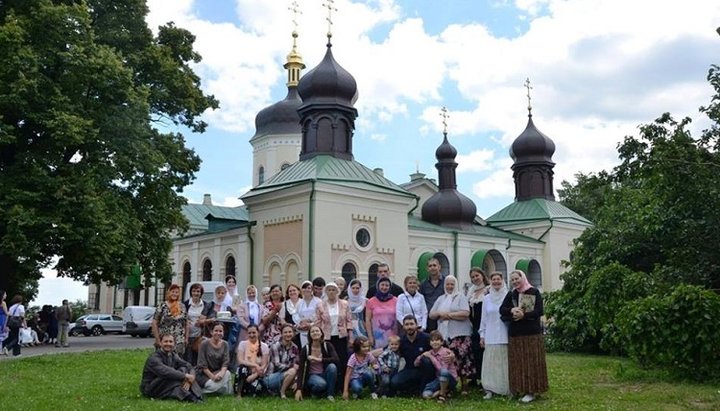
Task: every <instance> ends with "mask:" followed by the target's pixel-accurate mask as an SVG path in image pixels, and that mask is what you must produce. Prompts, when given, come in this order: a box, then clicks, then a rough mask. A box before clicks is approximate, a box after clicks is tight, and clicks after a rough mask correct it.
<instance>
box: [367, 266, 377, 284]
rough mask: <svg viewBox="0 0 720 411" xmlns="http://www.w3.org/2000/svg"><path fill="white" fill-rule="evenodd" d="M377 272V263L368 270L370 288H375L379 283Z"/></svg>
mask: <svg viewBox="0 0 720 411" xmlns="http://www.w3.org/2000/svg"><path fill="white" fill-rule="evenodd" d="M377 271H378V265H377V263H376V264H373V265H371V266H370V268H369V269H368V284H367V287H368V288H370V287H372V286H374V285H375V284H376V283H377V280H378V276H377Z"/></svg>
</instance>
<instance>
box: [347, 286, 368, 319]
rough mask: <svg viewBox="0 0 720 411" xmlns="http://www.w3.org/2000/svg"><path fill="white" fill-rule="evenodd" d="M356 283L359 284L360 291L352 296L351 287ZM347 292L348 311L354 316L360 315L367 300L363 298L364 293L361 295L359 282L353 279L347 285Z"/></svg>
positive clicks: (361, 290)
mask: <svg viewBox="0 0 720 411" xmlns="http://www.w3.org/2000/svg"><path fill="white" fill-rule="evenodd" d="M355 283H358V284H360V290H359V291H358V293H357V294H353V292H352V286H353V284H355ZM347 292H348V298H347V300H348V306H350V311H352V312H353V313H355V314H359V313H361V312H362V311H363V310H364V309H365V303H366V302H367V298H365V293H363V289H362V282H361V281H360V280H358V279H357V278H356V279H353V280H351V281H350V284H348V287H347Z"/></svg>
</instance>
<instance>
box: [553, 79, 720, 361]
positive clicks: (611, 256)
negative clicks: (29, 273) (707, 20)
mask: <svg viewBox="0 0 720 411" xmlns="http://www.w3.org/2000/svg"><path fill="white" fill-rule="evenodd" d="M708 81H709V82H710V84H711V85H712V86H713V88H714V89H715V95H714V97H713V98H712V100H711V104H710V105H709V106H707V107H702V108H701V109H700V110H701V112H702V113H704V114H705V115H707V116H708V117H709V118H710V120H711V122H712V124H711V126H710V127H709V128H708V129H707V130H704V131H703V133H702V136H701V137H700V138H694V137H693V136H692V135H691V133H690V131H689V129H688V128H689V127H688V125H689V124H690V119H689V118H685V119H682V120H680V121H677V120H675V119H673V117H672V116H671V115H670V114H667V113H666V114H663V115H662V116H660V117H659V118H658V119H657V120H655V121H654V122H653V123H650V124H645V125H642V126H640V128H639V130H640V132H639V135H638V136H636V137H635V136H629V137H626V138H625V139H624V140H623V142H622V143H620V144H619V145H618V153H619V157H620V160H621V163H620V165H618V166H617V167H615V168H614V169H613V170H612V172H608V173H600V174H598V175H589V176H580V178H578V182H577V184H575V185H572V184H567V183H564V184H563V192H562V196H561V199H562V200H563V201H565V202H566V205H568V206H569V207H572V206H573V205H576V206H577V207H578V208H579V209H582V210H589V214H590V215H591V216H592V219H593V222H594V223H595V225H594V226H593V227H591V228H589V229H587V230H586V231H585V232H584V233H583V235H582V236H581V237H580V238H579V239H578V242H577V247H576V249H575V252H574V253H573V261H572V265H571V267H570V269H569V270H568V272H566V273H565V274H564V275H563V280H564V285H563V288H562V289H561V290H559V291H557V292H555V293H551V294H550V295H549V296H548V298H547V309H546V313H547V314H548V315H549V316H550V317H552V319H553V321H552V324H551V327H550V333H551V339H550V341H551V343H550V345H551V347H552V348H554V349H564V350H589V351H605V352H622V351H624V349H625V348H626V347H625V344H624V343H623V341H625V339H623V336H621V335H618V334H617V333H618V329H617V327H616V324H615V321H616V315H617V313H618V312H619V311H620V310H623V309H624V310H626V312H628V311H627V310H629V312H632V310H633V307H634V306H635V304H634V301H636V300H637V299H639V298H644V297H650V298H653V297H658V296H663V295H666V294H669V293H670V292H672V290H673V289H674V288H675V287H677V286H679V285H682V284H691V285H696V286H699V287H701V288H705V289H715V290H718V289H720V239H719V238H718V236H717V235H716V232H715V231H716V229H717V227H720V184H719V183H720V152H719V151H718V148H720V68H718V67H717V66H713V67H712V68H711V69H710V71H709V74H708ZM626 315H628V314H626ZM683 331H684V332H687V333H689V335H692V333H693V332H695V331H694V330H692V329H686V330H683Z"/></svg>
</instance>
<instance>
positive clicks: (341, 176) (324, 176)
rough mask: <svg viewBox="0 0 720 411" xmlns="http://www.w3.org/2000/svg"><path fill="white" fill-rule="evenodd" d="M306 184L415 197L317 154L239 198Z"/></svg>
mask: <svg viewBox="0 0 720 411" xmlns="http://www.w3.org/2000/svg"><path fill="white" fill-rule="evenodd" d="M309 181H322V182H326V183H330V184H336V185H341V186H345V187H353V188H361V189H364V190H370V191H375V192H384V193H389V194H396V195H402V196H407V197H415V194H413V193H411V192H409V191H407V190H405V189H404V188H402V187H400V186H399V185H397V184H395V183H393V182H392V181H390V180H388V179H387V178H385V177H383V176H382V175H380V174H378V173H376V172H374V171H373V170H371V169H369V168H367V167H365V166H364V165H362V164H360V163H358V162H357V161H354V160H342V159H339V158H335V157H333V156H329V155H318V156H315V157H313V158H310V159H307V160H302V161H297V162H295V163H293V164H292V165H291V166H290V167H288V168H286V169H285V170H282V171H281V172H279V173H278V174H276V175H274V176H273V177H272V178H270V179H269V180H268V181H266V182H264V183H263V184H260V185H259V186H257V187H254V188H253V189H252V190H250V191H249V192H247V193H246V194H245V195H243V198H246V197H253V196H255V195H259V194H264V193H269V192H273V191H277V190H280V189H282V188H286V187H289V186H294V185H297V184H301V183H306V182H309Z"/></svg>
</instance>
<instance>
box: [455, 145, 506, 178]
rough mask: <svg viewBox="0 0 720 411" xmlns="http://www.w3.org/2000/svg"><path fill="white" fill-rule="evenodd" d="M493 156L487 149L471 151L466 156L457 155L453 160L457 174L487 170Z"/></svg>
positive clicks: (493, 153)
mask: <svg viewBox="0 0 720 411" xmlns="http://www.w3.org/2000/svg"><path fill="white" fill-rule="evenodd" d="M494 156H495V152H494V151H492V150H487V149H483V150H475V151H471V152H470V153H468V154H458V156H457V157H456V158H455V161H456V162H457V163H458V167H457V172H458V174H460V173H465V172H473V171H485V170H489V169H490V168H491V166H492V160H493V157H494ZM506 173H507V171H506Z"/></svg>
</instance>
